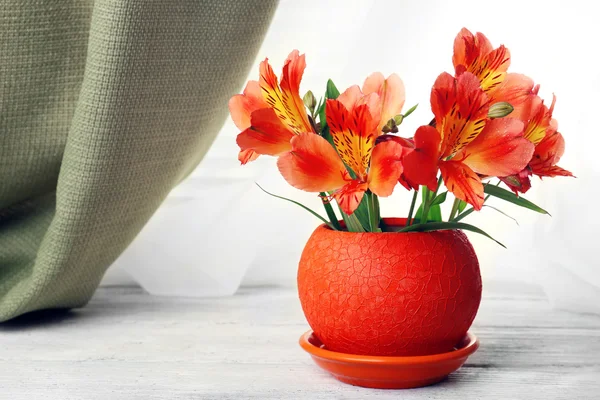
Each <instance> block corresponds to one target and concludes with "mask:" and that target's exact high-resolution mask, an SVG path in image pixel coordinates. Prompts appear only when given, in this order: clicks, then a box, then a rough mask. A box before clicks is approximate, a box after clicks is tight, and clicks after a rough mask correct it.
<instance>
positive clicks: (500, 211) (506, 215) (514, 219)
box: [483, 204, 519, 225]
mask: <svg viewBox="0 0 600 400" xmlns="http://www.w3.org/2000/svg"><path fill="white" fill-rule="evenodd" d="M483 206H484V207H488V208H491V209H492V210H495V211H497V212H499V213H500V214H502V215H504V216H505V217H507V218H510V219H512V220H513V221H515V224H517V225H519V221H517V219H516V218H513V217H511V216H510V215H508V214H507V213H505V212H504V211H502V210H500V209H498V208H496V207H493V206H490V205H487V204H484V205H483Z"/></svg>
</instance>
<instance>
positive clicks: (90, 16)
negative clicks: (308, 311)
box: [0, 0, 276, 321]
mask: <svg viewBox="0 0 600 400" xmlns="http://www.w3.org/2000/svg"><path fill="white" fill-rule="evenodd" d="M46 3H48V4H46ZM57 3H60V4H57ZM275 8H276V1H274V0H268V1H263V0H260V1H258V0H257V1H245V2H238V1H235V0H227V1H217V0H211V1H193V0H188V1H176V2H168V1H154V0H153V1H148V0H128V1H122V0H121V1H117V0H98V1H94V2H84V1H81V0H76V1H72V2H56V3H54V2H34V1H31V2H23V1H14V2H10V1H9V2H5V4H4V5H3V10H2V11H0V90H1V92H0V99H1V106H0V107H1V109H0V110H1V111H0V321H3V320H7V319H10V318H12V317H14V316H17V315H19V314H23V313H25V312H29V311H32V310H38V309H43V308H71V307H79V306H83V305H84V304H85V303H86V302H87V301H88V300H89V298H90V297H91V295H92V294H93V292H94V290H95V288H96V287H97V285H98V283H99V282H100V279H101V278H102V275H103V274H104V272H105V270H106V268H107V267H108V266H109V265H110V264H111V263H112V262H113V261H114V260H115V259H116V258H117V257H118V255H119V254H120V253H121V252H122V251H123V250H124V249H125V248H126V247H127V245H128V244H129V243H130V242H131V241H132V240H133V238H134V237H135V236H136V235H137V233H138V232H139V231H140V229H141V228H142V227H143V226H144V224H145V223H146V221H147V220H148V219H149V218H150V216H151V215H152V214H153V213H154V211H155V210H156V209H157V208H158V206H159V205H160V204H161V202H162V201H163V200H164V198H165V197H166V196H167V194H168V193H169V191H170V190H171V189H172V188H173V186H174V185H175V184H176V183H178V182H179V181H180V180H181V179H182V178H184V177H185V176H186V175H187V174H188V173H189V172H190V171H191V170H192V169H193V168H194V167H195V165H196V164H197V163H198V162H199V161H200V160H201V159H202V157H203V155H204V154H205V152H206V151H207V150H208V148H209V146H210V145H211V143H212V141H213V139H214V137H215V136H216V134H217V133H218V131H219V129H220V127H221V125H222V124H223V122H224V120H225V118H226V115H227V100H228V98H229V97H230V96H231V95H232V94H233V93H235V92H237V91H238V90H239V89H240V86H241V85H242V84H243V81H244V80H245V78H246V76H247V73H248V70H249V68H250V67H251V65H252V64H253V62H254V58H255V55H256V52H257V51H258V48H259V46H260V43H261V41H262V39H263V36H264V34H265V32H266V29H267V28H268V25H269V22H270V19H271V17H272V14H273V12H274V10H275ZM198 223H202V222H201V221H198ZM173 240H176V233H173Z"/></svg>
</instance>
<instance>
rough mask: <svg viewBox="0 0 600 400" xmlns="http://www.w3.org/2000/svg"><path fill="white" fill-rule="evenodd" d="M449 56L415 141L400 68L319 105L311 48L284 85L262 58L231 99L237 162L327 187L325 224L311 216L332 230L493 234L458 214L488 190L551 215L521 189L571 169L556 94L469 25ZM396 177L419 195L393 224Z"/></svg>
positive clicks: (331, 93)
mask: <svg viewBox="0 0 600 400" xmlns="http://www.w3.org/2000/svg"><path fill="white" fill-rule="evenodd" d="M452 61H453V64H454V75H452V74H449V73H446V72H443V73H442V74H441V75H439V76H438V78H437V79H436V81H435V83H434V84H433V88H432V90H431V110H432V112H433V115H434V118H433V119H432V120H431V122H430V123H429V124H427V125H423V126H421V127H419V128H418V129H417V131H416V132H415V133H414V136H413V137H412V138H403V137H400V136H397V135H395V133H397V132H398V126H399V125H400V124H402V121H403V120H404V119H405V118H406V117H408V116H409V115H410V114H411V113H412V111H414V109H415V108H416V106H415V107H412V108H411V109H409V110H408V111H406V112H405V113H402V108H403V106H404V98H405V96H404V85H403V83H402V81H401V80H400V78H399V77H398V76H397V75H395V74H392V75H390V76H389V77H388V78H387V79H386V78H384V76H383V75H382V74H381V73H374V74H372V75H371V76H369V77H368V78H367V79H366V80H365V82H364V84H363V86H362V88H360V87H358V86H357V85H355V86H351V87H349V88H348V89H346V90H345V91H344V92H343V93H341V94H340V93H339V91H338V89H337V88H336V87H335V85H334V84H333V82H332V81H331V80H329V81H328V82H327V90H326V93H325V97H324V99H322V100H320V101H318V102H317V101H316V99H315V96H314V95H313V93H312V92H310V91H308V92H307V93H306V94H305V95H304V96H303V98H301V97H300V93H299V89H300V81H301V79H302V75H303V72H304V69H305V66H306V63H305V58H304V55H299V53H298V51H297V50H294V51H293V52H292V53H291V54H290V55H289V57H288V59H287V60H286V62H285V65H284V67H283V73H282V76H281V81H280V82H278V80H277V77H276V76H275V74H274V72H273V69H272V68H271V66H270V65H269V63H268V60H265V61H263V62H262V63H261V64H260V77H259V80H258V82H257V81H250V82H248V84H247V86H246V88H245V90H244V93H243V94H241V95H235V96H233V97H232V98H231V100H230V102H229V108H230V112H231V116H232V118H233V121H234V122H235V124H236V125H237V126H238V128H239V129H241V130H242V132H241V133H240V134H239V135H238V137H237V144H238V145H239V147H240V149H241V150H240V153H239V160H240V161H241V162H242V164H245V163H247V162H249V161H252V160H255V159H256V158H257V157H258V156H259V155H269V156H276V157H279V158H278V161H277V166H278V168H279V171H280V172H281V174H282V175H283V177H284V178H285V180H286V181H287V182H289V183H290V184H291V185H292V186H294V187H296V188H298V189H301V190H305V191H308V192H315V193H319V196H320V197H321V199H322V201H323V205H324V207H325V210H326V213H327V216H328V220H326V219H325V218H323V217H321V216H319V215H318V214H317V213H315V212H314V211H312V210H309V211H311V212H312V213H313V214H315V215H316V216H318V217H319V218H320V219H321V220H323V221H324V222H325V223H326V224H328V225H329V226H330V227H331V229H336V230H343V229H347V230H349V231H352V232H364V231H367V232H381V231H402V232H407V231H432V230H441V229H466V230H471V231H475V232H478V233H482V234H484V235H486V236H488V235H487V234H485V233H484V232H483V231H481V230H480V229H478V228H476V227H474V226H472V225H468V224H465V223H464V222H460V221H462V220H463V218H465V217H466V216H467V215H469V214H470V213H471V212H473V211H475V210H481V208H482V207H483V206H484V203H485V201H486V199H487V198H488V197H489V196H495V197H498V198H500V199H503V200H505V201H509V202H511V203H514V204H517V205H519V206H522V207H526V208H529V209H531V210H534V211H537V212H541V213H546V212H545V211H544V210H543V209H541V208H540V207H538V206H536V205H535V204H533V203H531V202H529V201H527V200H525V199H524V198H523V197H520V196H519V193H525V192H526V191H527V190H528V189H529V188H530V187H531V183H530V176H531V175H537V176H539V177H553V176H558V175H561V176H572V174H571V173H570V172H569V171H566V170H564V169H562V168H560V167H558V166H557V165H556V164H557V162H558V161H559V159H560V157H561V156H562V154H563V152H564V146H565V145H564V139H563V137H562V135H561V134H560V133H559V132H558V130H557V123H556V120H555V119H553V118H552V112H553V109H554V103H555V98H554V99H553V100H552V104H551V105H550V107H548V106H547V105H545V104H544V102H543V100H542V99H541V98H540V97H539V96H538V90H539V85H534V82H533V80H532V79H530V78H528V77H526V76H524V75H520V74H516V73H507V69H508V67H509V64H510V53H509V51H508V49H507V48H506V47H504V46H500V47H498V48H496V49H494V48H493V47H492V45H491V43H490V41H489V40H488V39H487V38H486V37H485V36H484V35H483V34H481V33H477V34H476V35H474V34H472V33H471V32H470V31H468V30H467V29H463V30H461V32H460V33H459V34H458V36H457V37H456V39H455V41H454V56H453V58H452ZM492 178H498V182H497V183H495V182H490V181H491V180H492ZM398 183H399V184H400V185H402V186H403V187H404V188H406V189H407V190H413V191H414V196H413V199H412V203H411V204H410V208H409V211H408V217H407V220H406V225H405V226H400V227H398V226H394V227H391V226H386V225H385V224H384V222H383V221H382V219H381V217H380V213H379V202H378V196H382V197H386V196H390V195H391V194H392V192H393V190H394V188H395V187H396V185H397V184H398ZM442 183H443V184H444V186H445V188H446V189H447V190H445V191H442V189H441V187H442ZM501 183H504V184H505V185H506V186H508V187H509V188H510V189H511V190H512V191H509V190H506V189H503V188H502V187H500V184H501ZM419 189H421V193H422V195H421V204H420V206H419V207H416V203H417V198H418V192H419ZM448 192H450V193H452V194H453V195H454V197H455V200H454V203H453V205H452V210H451V212H450V215H449V216H448V218H447V220H446V221H443V219H442V215H441V210H440V204H442V203H443V202H444V201H446V197H447V194H448ZM513 192H514V193H513ZM286 200H289V199H286ZM332 200H335V201H336V202H337V204H338V206H339V211H340V213H341V216H342V218H343V220H344V224H340V223H339V222H338V218H337V216H336V213H335V211H334V209H333V207H332V206H331V202H332ZM289 201H292V200H289ZM294 203H296V202H294ZM296 204H299V203H296ZM467 205H470V206H471V207H470V208H468V209H467ZM301 206H302V205H301ZM302 207H304V206H302ZM305 208H306V207H305ZM415 208H416V210H415Z"/></svg>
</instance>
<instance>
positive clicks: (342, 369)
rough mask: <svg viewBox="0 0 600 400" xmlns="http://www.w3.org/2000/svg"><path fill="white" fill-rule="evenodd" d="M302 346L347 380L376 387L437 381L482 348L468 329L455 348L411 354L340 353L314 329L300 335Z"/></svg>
mask: <svg viewBox="0 0 600 400" xmlns="http://www.w3.org/2000/svg"><path fill="white" fill-rule="evenodd" d="M300 346H302V348H303V349H304V350H305V351H307V352H308V353H309V354H310V355H311V357H312V358H313V360H314V361H315V362H316V363H317V365H318V366H319V367H321V368H323V369H324V370H325V371H327V372H329V373H330V374H331V375H333V376H334V377H335V378H336V379H338V380H340V381H342V382H344V383H349V384H351V385H355V386H363V387H368V388H377V389H408V388H416V387H421V386H427V385H431V384H434V383H437V382H439V381H441V380H443V379H444V378H445V377H446V376H448V375H449V374H450V373H452V372H454V371H456V370H457V369H459V368H460V367H461V366H462V365H463V364H464V362H465V361H466V360H467V358H468V357H469V356H470V355H471V354H473V353H474V352H475V351H476V350H477V348H479V340H478V339H477V337H475V335H473V334H472V333H467V334H466V335H465V337H464V338H463V340H461V342H460V343H459V344H458V345H457V346H456V348H455V349H454V350H453V351H450V352H448V353H441V354H433V355H428V356H412V357H383V356H359V355H354V354H346V353H337V352H335V351H330V350H327V349H326V348H325V346H324V345H323V344H322V343H321V341H320V340H319V339H317V337H316V336H315V335H313V333H312V331H308V332H306V333H305V334H304V335H302V336H301V337H300Z"/></svg>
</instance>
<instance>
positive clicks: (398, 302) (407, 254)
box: [298, 220, 481, 356]
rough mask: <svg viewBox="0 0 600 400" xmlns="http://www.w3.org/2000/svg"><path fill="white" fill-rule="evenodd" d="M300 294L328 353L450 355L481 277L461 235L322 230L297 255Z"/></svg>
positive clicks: (473, 309)
mask: <svg viewBox="0 0 600 400" xmlns="http://www.w3.org/2000/svg"><path fill="white" fill-rule="evenodd" d="M388 223H391V224H393V223H400V220H388ZM298 290H299V295H300V301H301V303H302V308H303V310H304V314H305V316H306V319H307V320H308V323H309V324H310V326H311V328H312V329H313V331H314V332H315V334H316V335H317V337H318V338H319V339H320V340H321V341H322V342H323V343H324V344H325V346H326V347H327V348H328V349H330V350H333V351H339V352H344V353H352V354H364V355H388V356H391V355H425V354H436V353H441V352H446V351H450V350H451V349H452V348H453V346H454V345H455V344H456V343H457V342H458V341H459V340H460V339H461V338H462V337H463V336H464V335H465V333H466V332H467V330H468V329H469V327H470V326H471V323H472V322H473V319H474V318H475V315H476V314H477V309H478V308H479V303H480V301H481V276H480V273H479V263H478V261H477V256H476V255H475V251H474V250H473V246H471V243H470V242H469V240H468V239H467V236H466V235H465V234H464V233H463V232H461V231H439V232H426V233H416V232H415V233H349V232H336V231H332V230H330V229H327V228H325V227H323V226H321V227H319V228H317V229H316V230H315V232H314V233H313V234H312V236H311V237H310V239H309V240H308V243H307V244H306V247H305V249H304V251H303V253H302V257H301V259H300V265H299V269H298Z"/></svg>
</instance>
